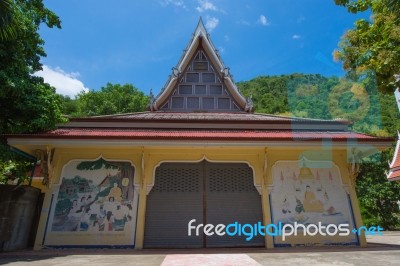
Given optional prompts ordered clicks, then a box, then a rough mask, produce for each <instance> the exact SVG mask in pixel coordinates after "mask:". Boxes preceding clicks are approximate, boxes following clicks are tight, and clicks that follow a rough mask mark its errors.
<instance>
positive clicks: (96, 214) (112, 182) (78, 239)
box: [44, 158, 138, 246]
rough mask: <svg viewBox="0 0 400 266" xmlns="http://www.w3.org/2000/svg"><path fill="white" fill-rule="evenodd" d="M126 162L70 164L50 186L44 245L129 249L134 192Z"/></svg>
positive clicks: (133, 225) (93, 161) (132, 236)
mask: <svg viewBox="0 0 400 266" xmlns="http://www.w3.org/2000/svg"><path fill="white" fill-rule="evenodd" d="M133 181H134V168H133V166H132V164H131V163H130V162H128V161H120V160H105V159H103V158H98V159H95V160H87V159H85V160H72V161H70V162H68V163H67V164H66V165H65V166H64V167H63V170H62V173H61V178H60V183H59V184H56V185H54V186H52V188H51V193H52V194H53V202H52V205H51V208H50V215H49V220H48V223H47V228H46V232H47V234H46V235H45V243H44V244H45V245H51V246H52V245H54V246H70V245H73V246H98V245H100V246H109V245H112V246H114V245H118V246H133V245H134V239H135V227H136V211H137V199H138V197H137V193H136V192H135V189H134V182H133Z"/></svg>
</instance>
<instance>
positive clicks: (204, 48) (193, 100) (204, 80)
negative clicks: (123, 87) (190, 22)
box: [150, 19, 253, 112]
mask: <svg viewBox="0 0 400 266" xmlns="http://www.w3.org/2000/svg"><path fill="white" fill-rule="evenodd" d="M250 102H251V101H250ZM250 102H247V101H246V99H245V98H244V97H243V96H242V95H241V94H240V92H239V90H238V88H237V87H236V85H235V83H234V82H233V80H232V76H231V75H230V73H229V68H227V67H226V66H225V65H224V63H223V62H222V60H221V58H220V56H219V55H218V53H217V50H216V49H215V47H214V45H213V44H212V42H211V40H210V37H209V35H208V33H207V31H206V29H205V27H204V24H203V22H202V20H201V19H200V21H199V23H198V25H197V28H196V30H195V32H194V33H193V38H192V39H191V41H190V42H189V45H188V47H187V49H186V50H185V52H184V54H183V56H182V57H181V59H180V60H179V62H178V64H177V66H176V67H175V68H173V72H172V75H171V76H170V77H169V80H168V81H167V83H166V86H165V87H164V89H163V90H162V91H161V93H160V94H159V95H158V96H157V98H156V99H154V100H153V101H152V104H151V106H150V109H151V110H152V111H153V110H154V111H156V110H162V111H179V112H193V111H207V112H229V111H230V112H234V111H236V112H237V111H247V112H249V111H252V109H253V108H252V105H251V103H250Z"/></svg>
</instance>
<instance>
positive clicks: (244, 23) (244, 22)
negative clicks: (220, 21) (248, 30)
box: [237, 19, 250, 26]
mask: <svg viewBox="0 0 400 266" xmlns="http://www.w3.org/2000/svg"><path fill="white" fill-rule="evenodd" d="M237 23H238V24H240V25H245V26H250V22H248V21H247V20H245V19H241V20H239V21H238V22H237Z"/></svg>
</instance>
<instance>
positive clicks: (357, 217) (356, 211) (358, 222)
mask: <svg viewBox="0 0 400 266" xmlns="http://www.w3.org/2000/svg"><path fill="white" fill-rule="evenodd" d="M349 195H350V201H351V207H352V209H353V216H354V222H355V225H354V226H355V227H356V229H357V228H360V227H361V226H363V222H362V217H361V212H360V205H359V204H358V199H357V194H356V190H355V186H354V185H350V186H349ZM350 230H351V229H350ZM358 239H359V241H360V247H364V248H365V247H367V239H366V238H365V233H364V232H363V233H362V234H361V235H359V236H358Z"/></svg>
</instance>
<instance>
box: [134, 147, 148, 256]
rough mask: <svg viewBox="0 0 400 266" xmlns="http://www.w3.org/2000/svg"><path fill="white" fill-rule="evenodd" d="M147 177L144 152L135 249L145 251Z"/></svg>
mask: <svg viewBox="0 0 400 266" xmlns="http://www.w3.org/2000/svg"><path fill="white" fill-rule="evenodd" d="M147 179H148V177H147V175H146V155H145V154H144V152H143V151H142V167H141V169H140V188H139V203H138V204H139V206H138V212H137V225H136V239H135V249H143V245H144V227H145V222H146V200H147V182H148V181H147Z"/></svg>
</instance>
